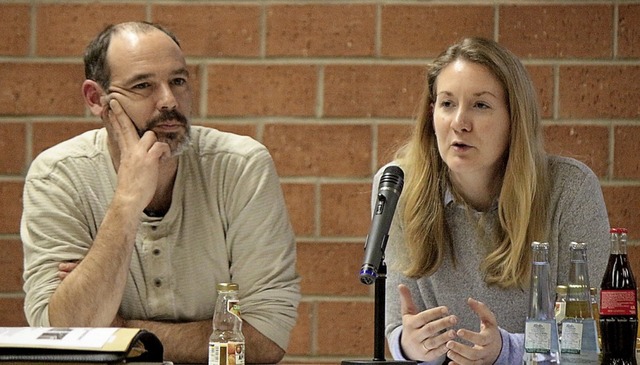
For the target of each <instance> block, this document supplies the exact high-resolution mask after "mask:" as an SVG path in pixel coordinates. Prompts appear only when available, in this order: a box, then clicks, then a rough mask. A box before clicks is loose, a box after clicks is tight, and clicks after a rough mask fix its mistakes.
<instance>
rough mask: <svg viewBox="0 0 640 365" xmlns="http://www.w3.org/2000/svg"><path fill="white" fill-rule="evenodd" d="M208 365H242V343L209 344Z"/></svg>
mask: <svg viewBox="0 0 640 365" xmlns="http://www.w3.org/2000/svg"><path fill="white" fill-rule="evenodd" d="M209 365H244V342H227V343H224V342H222V343H221V342H212V343H209Z"/></svg>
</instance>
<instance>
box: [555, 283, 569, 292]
mask: <svg viewBox="0 0 640 365" xmlns="http://www.w3.org/2000/svg"><path fill="white" fill-rule="evenodd" d="M556 293H559V294H567V286H566V285H558V286H556Z"/></svg>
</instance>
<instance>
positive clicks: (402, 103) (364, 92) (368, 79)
mask: <svg viewBox="0 0 640 365" xmlns="http://www.w3.org/2000/svg"><path fill="white" fill-rule="evenodd" d="M425 76H426V67H422V66H377V65H374V66H371V65H351V66H343V65H331V66H327V67H326V69H325V81H324V115H325V116H327V117H409V116H413V115H415V113H416V110H417V108H418V103H419V101H420V98H421V96H422V92H423V89H424V84H425Z"/></svg>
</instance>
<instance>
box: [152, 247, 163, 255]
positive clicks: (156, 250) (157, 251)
mask: <svg viewBox="0 0 640 365" xmlns="http://www.w3.org/2000/svg"><path fill="white" fill-rule="evenodd" d="M160 252H161V251H160V249H159V248H154V249H153V254H154V255H155V256H160Z"/></svg>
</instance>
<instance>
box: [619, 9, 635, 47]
mask: <svg viewBox="0 0 640 365" xmlns="http://www.w3.org/2000/svg"><path fill="white" fill-rule="evenodd" d="M618 13H619V16H618V56H619V57H622V58H631V57H633V58H639V57H640V4H629V5H620V6H619V8H618Z"/></svg>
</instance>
